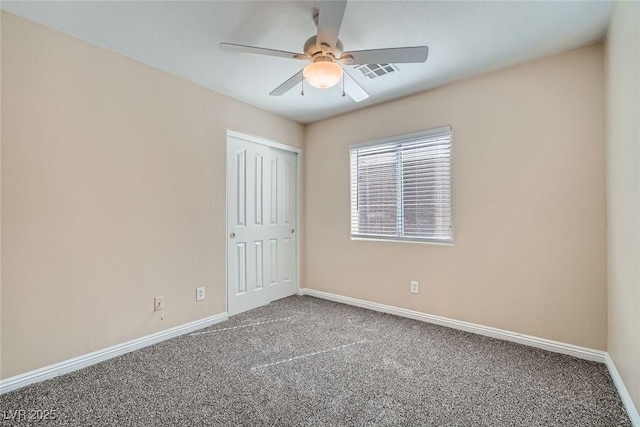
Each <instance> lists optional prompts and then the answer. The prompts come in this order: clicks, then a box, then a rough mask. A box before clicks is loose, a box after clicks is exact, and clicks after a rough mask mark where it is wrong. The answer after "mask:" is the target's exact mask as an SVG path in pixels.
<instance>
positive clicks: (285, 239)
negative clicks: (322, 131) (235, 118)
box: [227, 136, 298, 315]
mask: <svg viewBox="0 0 640 427" xmlns="http://www.w3.org/2000/svg"><path fill="white" fill-rule="evenodd" d="M296 160H297V159H296V154H295V153H293V152H289V151H285V150H280V149H277V148H273V147H269V146H267V145H262V144H258V143H255V142H249V141H245V140H243V139H239V138H235V137H232V136H229V137H228V142H227V233H228V235H227V300H228V312H229V314H230V315H233V314H237V313H241V312H243V311H246V310H250V309H252V308H255V307H259V306H261V305H264V304H268V303H269V302H271V301H273V300H276V299H279V298H284V297H286V296H289V295H294V294H295V293H296V289H297V282H296V281H297V262H296V260H297V256H296V254H297V250H296V248H297V236H296V233H297V230H296V225H297V224H296V207H297V200H296V194H297V176H298V174H297V169H296Z"/></svg>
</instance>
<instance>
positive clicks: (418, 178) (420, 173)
mask: <svg viewBox="0 0 640 427" xmlns="http://www.w3.org/2000/svg"><path fill="white" fill-rule="evenodd" d="M351 237H355V238H371V239H386V240H410V241H420V242H438V243H452V242H453V229H452V220H451V127H449V126H447V127H442V128H438V129H432V130H429V131H426V132H420V133H417V134H411V135H404V136H399V137H395V138H392V139H390V140H385V141H383V142H374V143H366V144H358V145H355V146H352V147H351Z"/></svg>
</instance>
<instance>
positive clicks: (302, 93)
mask: <svg viewBox="0 0 640 427" xmlns="http://www.w3.org/2000/svg"><path fill="white" fill-rule="evenodd" d="M300 95H302V96H304V76H302V91H301V92H300Z"/></svg>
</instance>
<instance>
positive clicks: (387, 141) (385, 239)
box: [349, 125, 455, 246]
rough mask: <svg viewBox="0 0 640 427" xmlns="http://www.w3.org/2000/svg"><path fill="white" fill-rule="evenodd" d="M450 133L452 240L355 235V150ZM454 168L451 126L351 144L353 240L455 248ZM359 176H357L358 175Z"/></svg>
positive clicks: (350, 194) (350, 228) (350, 176)
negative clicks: (352, 158)
mask: <svg viewBox="0 0 640 427" xmlns="http://www.w3.org/2000/svg"><path fill="white" fill-rule="evenodd" d="M445 132H448V133H449V144H450V149H449V151H450V157H449V168H450V196H451V203H450V206H451V239H450V240H442V239H433V238H423V237H404V236H397V235H396V236H388V237H387V236H375V235H371V236H367V235H364V234H354V232H353V217H352V214H353V212H354V211H353V205H352V203H353V198H352V186H353V182H352V177H353V170H352V166H353V164H352V160H351V152H352V150H353V149H358V148H366V147H372V146H376V145H390V144H394V143H396V144H402V143H403V142H406V141H408V140H411V139H416V138H424V137H429V136H432V135H437V134H442V133H445ZM453 169H454V167H453V129H452V127H451V125H448V126H440V127H437V128H431V129H427V130H423V131H419V132H413V133H408V134H402V135H394V136H391V137H387V138H381V139H376V140H371V141H366V142H360V143H356V144H351V145H350V146H349V234H350V237H351V240H361V241H376V242H396V243H398V242H401V243H418V244H427V245H442V246H453V244H454V241H455V236H454V230H455V227H454V217H455V208H454V186H453V181H454V178H453V174H454V171H453ZM356 176H357V175H356ZM397 185H399V186H401V185H402V182H401V181H399V182H397ZM398 209H399V210H400V211H401V210H402V208H401V207H399V208H398Z"/></svg>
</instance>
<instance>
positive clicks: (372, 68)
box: [354, 64, 398, 79]
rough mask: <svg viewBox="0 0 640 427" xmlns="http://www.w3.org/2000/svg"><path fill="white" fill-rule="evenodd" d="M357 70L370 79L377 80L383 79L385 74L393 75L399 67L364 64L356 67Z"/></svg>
mask: <svg viewBox="0 0 640 427" xmlns="http://www.w3.org/2000/svg"><path fill="white" fill-rule="evenodd" d="M354 68H356V69H357V70H360V72H361V73H362V74H363V75H364V76H366V77H369V78H370V79H377V78H378V77H382V76H384V75H385V74H391V73H395V72H396V71H398V67H396V66H395V65H393V64H364V65H358V66H356V67H354Z"/></svg>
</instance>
